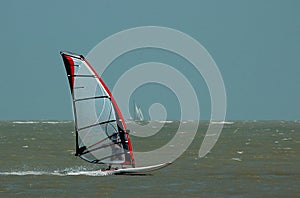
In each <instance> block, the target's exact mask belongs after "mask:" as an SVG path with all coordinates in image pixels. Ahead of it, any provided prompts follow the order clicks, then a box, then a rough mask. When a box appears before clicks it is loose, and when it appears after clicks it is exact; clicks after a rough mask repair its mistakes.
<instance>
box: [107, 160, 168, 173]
mask: <svg viewBox="0 0 300 198" xmlns="http://www.w3.org/2000/svg"><path fill="white" fill-rule="evenodd" d="M170 164H171V162H168V163H162V164H156V165H152V166H142V167H136V168H121V169H112V170H104V171H103V172H104V173H105V174H107V175H109V174H114V175H118V174H147V173H149V172H152V171H156V170H159V169H162V168H164V167H166V166H169V165H170Z"/></svg>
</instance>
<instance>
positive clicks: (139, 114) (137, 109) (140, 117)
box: [134, 102, 144, 121]
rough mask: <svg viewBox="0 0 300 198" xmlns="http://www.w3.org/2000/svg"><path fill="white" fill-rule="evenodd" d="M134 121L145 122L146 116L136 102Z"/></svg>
mask: <svg viewBox="0 0 300 198" xmlns="http://www.w3.org/2000/svg"><path fill="white" fill-rule="evenodd" d="M134 120H135V121H144V115H143V112H142V110H141V108H140V107H139V106H138V105H137V104H136V103H135V102H134Z"/></svg>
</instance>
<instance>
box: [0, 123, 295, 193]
mask: <svg viewBox="0 0 300 198" xmlns="http://www.w3.org/2000/svg"><path fill="white" fill-rule="evenodd" d="M151 124H152V125H153V128H155V126H156V125H155V124H157V123H155V122H153V123H151ZM184 124H193V122H192V121H187V122H185V123H184ZM216 124H217V123H216ZM129 125H130V124H129ZM178 125H179V122H165V123H164V127H163V128H162V129H161V131H160V132H159V134H156V135H155V136H153V137H150V138H147V139H146V140H147V141H145V139H143V138H137V137H132V142H133V147H134V150H152V149H155V147H160V146H162V145H163V144H164V143H166V142H168V140H170V137H171V136H172V135H174V131H175V130H176V129H177V128H178ZM207 127H208V122H205V121H201V122H200V126H199V128H198V132H197V134H196V136H195V138H194V139H193V142H192V144H191V145H190V147H189V148H188V149H187V150H186V152H185V153H184V154H183V155H182V156H180V157H179V158H178V159H177V160H175V161H174V162H173V164H172V165H170V166H168V167H166V168H164V169H161V170H159V171H156V172H153V173H152V174H147V175H134V176H132V175H118V176H103V174H101V172H99V171H98V170H99V169H100V166H99V165H93V164H88V163H87V162H85V161H83V160H81V159H79V158H78V157H75V156H74V145H75V137H74V130H73V122H71V121H65V122H62V121H1V122H0V197H300V188H299V186H300V122H299V121H235V122H227V123H225V125H224V128H223V131H222V133H221V136H220V138H219V140H218V142H217V143H216V145H215V146H214V148H213V149H212V150H211V152H210V153H209V154H208V155H207V156H205V157H204V158H199V157H198V151H199V147H200V145H201V142H202V140H203V137H204V134H205V132H206V130H207ZM174 149H175V148H174Z"/></svg>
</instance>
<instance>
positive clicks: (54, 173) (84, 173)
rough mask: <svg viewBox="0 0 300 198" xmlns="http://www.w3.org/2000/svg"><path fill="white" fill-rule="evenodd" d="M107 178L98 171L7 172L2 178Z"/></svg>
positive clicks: (0, 173) (0, 174)
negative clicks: (46, 176)
mask: <svg viewBox="0 0 300 198" xmlns="http://www.w3.org/2000/svg"><path fill="white" fill-rule="evenodd" d="M43 175H48V176H93V177H97V176H107V175H110V174H109V173H105V172H102V171H101V170H97V171H5V172H0V176H43Z"/></svg>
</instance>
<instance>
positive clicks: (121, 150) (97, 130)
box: [60, 51, 169, 174]
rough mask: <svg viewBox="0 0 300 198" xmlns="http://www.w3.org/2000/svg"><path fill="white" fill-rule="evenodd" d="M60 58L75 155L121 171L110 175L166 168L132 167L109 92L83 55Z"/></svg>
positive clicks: (120, 120)
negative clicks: (67, 90) (69, 102)
mask: <svg viewBox="0 0 300 198" xmlns="http://www.w3.org/2000/svg"><path fill="white" fill-rule="evenodd" d="M60 54H61V56H62V59H63V62H64V65H65V69H66V73H67V77H68V81H69V86H70V90H71V95H72V103H73V113H74V122H75V134H76V152H75V155H76V156H78V157H80V158H81V159H83V160H85V161H87V162H90V163H96V164H107V165H108V166H112V165H115V166H121V167H122V168H121V169H118V170H116V169H112V170H111V172H109V173H110V174H122V173H128V172H131V173H134V172H141V171H154V170H158V169H160V168H162V167H165V166H167V165H168V164H169V163H166V164H158V165H154V166H148V167H139V168H136V167H135V166H136V162H135V159H134V153H133V149H132V144H131V140H130V137H129V130H127V128H126V123H125V120H124V118H123V115H122V113H121V111H120V109H119V107H118V105H117V103H116V100H115V99H114V97H113V96H112V94H111V92H110V90H109V89H108V87H107V86H106V85H105V83H104V82H103V80H102V79H101V78H100V76H99V75H98V74H97V72H96V71H95V69H94V68H93V67H92V65H91V64H90V63H89V62H88V61H87V59H86V58H85V57H84V56H83V55H79V54H75V53H72V52H66V51H63V52H60ZM123 167H126V168H125V169H126V170H125V169H124V168H123ZM114 171H115V172H114Z"/></svg>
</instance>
